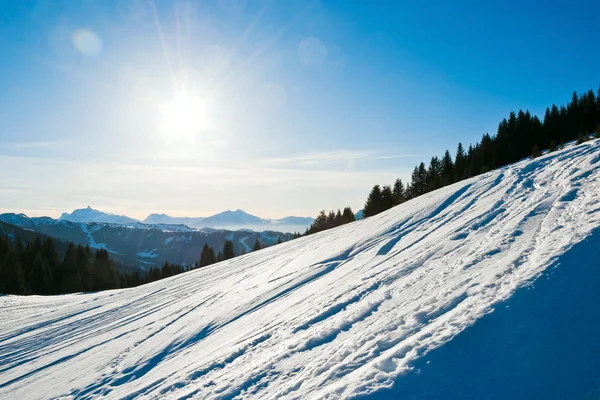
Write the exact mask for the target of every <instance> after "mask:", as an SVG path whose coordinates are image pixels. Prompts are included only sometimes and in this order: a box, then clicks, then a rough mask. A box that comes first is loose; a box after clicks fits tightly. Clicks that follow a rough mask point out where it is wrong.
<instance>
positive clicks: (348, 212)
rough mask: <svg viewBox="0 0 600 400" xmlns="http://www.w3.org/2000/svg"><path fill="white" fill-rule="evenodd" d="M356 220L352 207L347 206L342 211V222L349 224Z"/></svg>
mask: <svg viewBox="0 0 600 400" xmlns="http://www.w3.org/2000/svg"><path fill="white" fill-rule="evenodd" d="M354 221H356V216H355V215H354V213H353V212H352V208H350V207H345V208H344V211H343V212H342V223H344V224H347V223H350V222H354Z"/></svg>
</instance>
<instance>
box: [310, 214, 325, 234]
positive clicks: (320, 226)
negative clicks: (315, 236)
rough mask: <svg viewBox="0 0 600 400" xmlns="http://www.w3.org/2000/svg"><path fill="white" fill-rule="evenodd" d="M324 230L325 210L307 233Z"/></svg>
mask: <svg viewBox="0 0 600 400" xmlns="http://www.w3.org/2000/svg"><path fill="white" fill-rule="evenodd" d="M325 229H327V214H325V210H321V211H320V212H319V215H317V218H315V220H314V221H313V223H312V225H311V227H310V228H309V233H316V232H321V231H323V230H325Z"/></svg>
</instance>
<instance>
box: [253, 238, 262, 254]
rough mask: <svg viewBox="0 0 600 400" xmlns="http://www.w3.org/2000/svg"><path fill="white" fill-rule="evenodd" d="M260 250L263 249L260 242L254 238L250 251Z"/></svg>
mask: <svg viewBox="0 0 600 400" xmlns="http://www.w3.org/2000/svg"><path fill="white" fill-rule="evenodd" d="M262 248H263V246H262V244H261V243H260V240H258V237H256V240H255V241H254V246H252V251H257V250H260V249H262Z"/></svg>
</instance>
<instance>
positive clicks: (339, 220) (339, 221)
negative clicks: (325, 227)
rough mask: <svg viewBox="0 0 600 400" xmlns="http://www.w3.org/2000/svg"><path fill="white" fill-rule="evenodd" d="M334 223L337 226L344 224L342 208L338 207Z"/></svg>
mask: <svg viewBox="0 0 600 400" xmlns="http://www.w3.org/2000/svg"><path fill="white" fill-rule="evenodd" d="M333 223H334V225H335V226H340V225H342V223H343V222H342V212H341V211H340V209H339V208H338V210H337V212H336V213H335V218H334V220H333Z"/></svg>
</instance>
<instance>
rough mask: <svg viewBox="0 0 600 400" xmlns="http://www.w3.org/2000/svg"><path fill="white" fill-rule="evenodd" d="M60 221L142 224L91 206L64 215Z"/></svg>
mask: <svg viewBox="0 0 600 400" xmlns="http://www.w3.org/2000/svg"><path fill="white" fill-rule="evenodd" d="M59 220H60V221H71V222H105V223H109V224H131V223H136V222H140V221H138V220H137V219H134V218H130V217H127V216H125V215H115V214H109V213H105V212H102V211H99V210H95V209H93V208H91V207H90V206H87V208H80V209H77V210H74V211H73V212H72V213H71V214H69V213H62V215H61V216H60V218H59Z"/></svg>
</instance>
